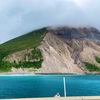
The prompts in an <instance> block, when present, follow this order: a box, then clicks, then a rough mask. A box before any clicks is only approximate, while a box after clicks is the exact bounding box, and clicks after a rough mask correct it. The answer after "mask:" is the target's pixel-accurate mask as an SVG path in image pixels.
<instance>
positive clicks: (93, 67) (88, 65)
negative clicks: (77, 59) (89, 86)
mask: <svg viewBox="0 0 100 100" xmlns="http://www.w3.org/2000/svg"><path fill="white" fill-rule="evenodd" d="M84 64H85V66H86V68H87V69H88V70H89V71H90V72H94V71H97V72H98V71H100V68H99V67H97V66H96V65H93V64H91V63H88V62H84Z"/></svg>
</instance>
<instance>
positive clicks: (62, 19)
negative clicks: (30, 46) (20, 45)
mask: <svg viewBox="0 0 100 100" xmlns="http://www.w3.org/2000/svg"><path fill="white" fill-rule="evenodd" d="M99 4H100V0H52V1H51V0H0V37H1V39H0V43H3V42H5V41H8V40H10V39H12V38H14V37H17V36H20V35H22V34H25V33H27V32H29V31H32V30H34V29H37V28H41V27H45V26H52V25H71V26H85V25H90V26H94V27H96V28H98V29H100V23H99V22H100V19H99V18H100V10H99V9H100V7H99Z"/></svg>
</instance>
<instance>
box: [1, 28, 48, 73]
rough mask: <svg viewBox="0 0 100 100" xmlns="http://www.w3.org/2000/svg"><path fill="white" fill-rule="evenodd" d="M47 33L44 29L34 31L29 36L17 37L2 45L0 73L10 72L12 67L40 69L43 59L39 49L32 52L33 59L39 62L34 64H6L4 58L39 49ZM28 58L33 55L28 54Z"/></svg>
mask: <svg viewBox="0 0 100 100" xmlns="http://www.w3.org/2000/svg"><path fill="white" fill-rule="evenodd" d="M46 33H47V29H46V28H42V29H40V30H36V31H32V32H30V33H28V34H25V35H23V36H20V37H17V38H15V39H12V40H10V41H8V42H6V43H3V44H1V45H0V71H1V72H3V71H4V72H7V71H10V69H11V67H14V66H15V67H16V68H18V67H23V68H26V67H27V68H30V67H34V68H40V66H41V64H42V61H43V59H42V54H41V51H40V50H39V49H34V50H33V51H32V58H33V59H36V60H37V61H34V62H23V63H20V64H16V63H9V62H4V61H3V58H4V57H6V56H7V55H9V54H12V53H14V52H17V51H21V50H25V49H31V48H36V47H38V46H39V45H40V44H41V42H42V40H43V37H44V36H45V34H46ZM28 56H31V55H30V54H28Z"/></svg>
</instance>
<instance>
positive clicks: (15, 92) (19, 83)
mask: <svg viewBox="0 0 100 100" xmlns="http://www.w3.org/2000/svg"><path fill="white" fill-rule="evenodd" d="M63 77H65V79H66V92H67V96H100V76H99V75H98V76H90V75H89V76H88V75H83V76H68V75H53V76H52V75H41V76H0V99H4V98H6V99H7V98H36V97H38V98H39V97H54V96H55V94H56V93H57V92H59V94H60V95H61V96H62V97H63V96H64V92H63V91H64V88H63Z"/></svg>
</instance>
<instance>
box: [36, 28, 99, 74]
mask: <svg viewBox="0 0 100 100" xmlns="http://www.w3.org/2000/svg"><path fill="white" fill-rule="evenodd" d="M40 49H41V50H42V53H43V57H44V62H43V67H42V68H41V69H40V70H39V71H38V72H39V73H76V74H80V73H81V74H83V73H90V72H89V71H88V70H87V68H86V67H85V66H84V62H89V63H91V64H94V65H96V66H98V67H100V64H99V63H97V62H96V60H95V57H100V32H99V31H98V30H97V29H95V28H93V27H90V28H69V27H59V28H51V29H49V33H47V35H46V36H45V38H44V41H43V43H42V45H41V46H40Z"/></svg>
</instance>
